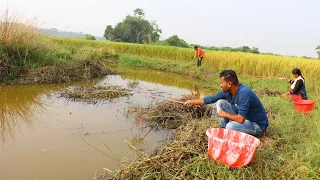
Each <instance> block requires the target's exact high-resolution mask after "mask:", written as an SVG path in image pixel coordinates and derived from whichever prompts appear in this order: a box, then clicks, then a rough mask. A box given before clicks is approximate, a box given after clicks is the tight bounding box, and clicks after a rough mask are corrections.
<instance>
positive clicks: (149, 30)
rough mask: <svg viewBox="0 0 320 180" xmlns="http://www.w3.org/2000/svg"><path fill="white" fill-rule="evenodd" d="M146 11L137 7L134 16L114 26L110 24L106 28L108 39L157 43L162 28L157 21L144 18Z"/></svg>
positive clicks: (105, 35)
mask: <svg viewBox="0 0 320 180" xmlns="http://www.w3.org/2000/svg"><path fill="white" fill-rule="evenodd" d="M144 15H145V14H144V12H143V10H142V9H140V8H137V9H135V10H134V16H131V15H128V16H127V17H126V18H125V19H124V20H123V21H122V22H119V23H118V24H117V25H116V26H115V27H114V28H112V26H110V25H108V26H107V28H106V29H105V34H104V37H105V38H106V39H107V40H111V41H118V42H131V43H140V44H143V43H146V44H149V43H155V42H157V41H159V38H160V33H161V29H160V28H159V26H158V25H157V23H156V22H155V21H154V22H149V21H148V20H145V19H144Z"/></svg>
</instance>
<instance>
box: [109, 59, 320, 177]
mask: <svg viewBox="0 0 320 180" xmlns="http://www.w3.org/2000/svg"><path fill="white" fill-rule="evenodd" d="M118 63H119V65H122V66H123V65H127V66H137V67H143V68H150V69H156V70H162V71H165V72H174V73H178V74H182V75H185V76H186V77H195V78H198V79H199V81H201V82H202V83H201V86H203V87H207V88H210V89H212V93H215V92H217V91H218V90H219V88H217V87H218V83H219V81H218V80H219V79H218V73H219V71H218V69H217V70H211V69H207V68H205V67H203V68H201V69H196V68H195V67H194V65H191V64H187V63H180V62H171V61H170V60H159V59H151V58H141V57H138V56H129V55H121V56H120V59H119V61H118ZM212 74H214V76H212V77H207V76H208V75H212ZM239 80H240V82H241V83H243V84H245V85H247V86H249V87H250V88H252V89H253V90H258V89H268V90H277V91H280V92H286V91H287V89H288V86H289V84H287V83H285V82H284V81H280V80H278V79H277V78H258V77H252V78H250V77H248V76H239ZM308 94H309V95H310V97H311V98H312V99H315V100H317V99H318V98H316V96H315V94H316V93H315V92H314V91H311V90H309V91H308ZM258 95H259V97H260V99H261V101H262V102H263V104H264V106H265V108H266V109H269V110H270V111H272V113H273V114H274V115H275V118H274V119H270V126H269V128H268V132H267V134H266V138H264V139H263V140H262V145H261V146H260V147H259V148H258V149H257V150H256V153H255V157H254V160H253V162H252V163H251V164H250V165H249V166H247V167H243V168H238V169H229V168H227V167H226V166H224V165H221V164H220V163H215V162H214V161H213V160H211V159H210V158H209V157H208V155H207V152H206V151H197V150H196V149H197V148H199V145H197V144H196V143H198V142H203V141H205V140H203V139H200V140H199V139H197V140H195V139H194V136H197V135H199V136H200V135H201V134H203V133H204V132H205V130H206V129H207V128H210V127H219V125H217V120H216V119H193V120H191V121H188V122H186V123H184V124H183V125H182V126H181V127H180V128H179V129H177V135H176V136H175V138H174V141H173V142H170V143H168V144H165V145H163V146H161V147H159V148H158V150H157V151H158V152H159V151H164V152H169V151H170V152H171V151H172V149H175V151H172V152H171V154H172V155H177V154H184V153H188V152H196V154H197V155H193V156H192V157H190V158H187V159H185V160H182V161H180V162H179V164H171V163H170V162H169V161H167V160H166V159H165V158H164V157H161V155H162V154H161V153H160V154H159V153H158V154H157V153H155V154H154V156H150V157H144V158H142V159H140V160H138V161H136V162H135V163H134V164H130V163H129V164H124V166H122V168H121V169H120V170H119V172H120V171H121V170H128V168H129V167H131V169H130V173H132V175H131V176H130V177H131V178H133V179H141V178H146V179H148V178H151V177H155V178H159V179H161V178H162V179H174V178H186V179H197V178H198V179H211V178H213V177H214V178H215V179H312V178H320V163H319V162H320V160H319V159H320V151H319V147H320V121H319V120H318V117H319V115H320V111H319V108H318V107H317V103H316V106H315V108H314V110H313V111H312V112H311V113H310V114H307V115H303V114H299V113H297V112H296V111H295V109H294V107H293V104H292V102H291V101H290V100H289V99H284V98H282V97H281V96H267V95H262V94H258ZM316 102H317V101H316ZM185 132H188V134H185ZM179 134H182V135H179ZM191 135H192V136H191ZM185 142H188V143H187V144H186V143H185ZM204 143H206V142H204ZM159 149H160V150H159ZM156 155H157V156H160V159H158V160H157V161H158V163H157V162H150V161H147V159H148V158H152V157H156ZM167 156H170V153H169V154H166V155H165V157H167ZM124 174H126V173H123V171H122V176H115V179H119V178H120V179H121V178H124V176H123V175H124ZM118 175H119V174H118Z"/></svg>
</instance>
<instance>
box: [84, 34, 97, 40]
mask: <svg viewBox="0 0 320 180" xmlns="http://www.w3.org/2000/svg"><path fill="white" fill-rule="evenodd" d="M84 38H85V39H86V40H96V37H94V36H92V35H91V34H86V36H85V37H84Z"/></svg>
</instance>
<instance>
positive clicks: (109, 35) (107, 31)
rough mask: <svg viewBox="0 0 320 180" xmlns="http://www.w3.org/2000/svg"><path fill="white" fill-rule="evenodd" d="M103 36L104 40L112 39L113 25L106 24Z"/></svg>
mask: <svg viewBox="0 0 320 180" xmlns="http://www.w3.org/2000/svg"><path fill="white" fill-rule="evenodd" d="M103 36H104V37H105V38H106V40H109V41H112V40H113V27H112V26H111V25H108V26H107V28H106V29H105V30H104V35H103Z"/></svg>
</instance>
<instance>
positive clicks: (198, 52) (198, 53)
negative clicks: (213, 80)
mask: <svg viewBox="0 0 320 180" xmlns="http://www.w3.org/2000/svg"><path fill="white" fill-rule="evenodd" d="M194 50H195V51H196V52H195V54H194V58H193V60H195V59H196V58H198V64H197V66H201V61H202V60H203V58H204V51H203V50H202V49H201V48H199V47H198V46H194Z"/></svg>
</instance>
